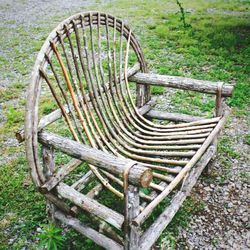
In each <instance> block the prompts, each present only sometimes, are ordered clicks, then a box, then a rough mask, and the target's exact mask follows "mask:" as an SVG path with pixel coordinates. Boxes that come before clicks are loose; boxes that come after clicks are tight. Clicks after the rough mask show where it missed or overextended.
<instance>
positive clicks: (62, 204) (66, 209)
mask: <svg viewBox="0 0 250 250" xmlns="http://www.w3.org/2000/svg"><path fill="white" fill-rule="evenodd" d="M44 195H45V198H46V199H47V200H49V201H50V202H51V203H53V204H54V205H55V206H56V207H57V208H59V209H60V210H61V211H63V212H65V213H67V214H71V215H73V214H74V211H72V210H71V208H70V207H69V206H68V205H67V204H66V203H65V202H64V201H63V200H61V199H59V198H58V197H57V196H56V195H54V194H52V193H47V194H44Z"/></svg>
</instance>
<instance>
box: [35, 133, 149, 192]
mask: <svg viewBox="0 0 250 250" xmlns="http://www.w3.org/2000/svg"><path fill="white" fill-rule="evenodd" d="M39 141H40V143H42V144H45V145H50V146H53V147H54V148H56V149H59V150H61V151H62V152H64V153H66V154H68V155H70V156H72V157H75V158H78V159H80V160H82V161H86V162H87V163H89V164H93V165H94V166H96V167H100V168H102V169H105V170H107V171H109V172H112V173H114V174H123V172H124V170H125V169H126V166H127V165H128V164H132V161H131V160H128V159H125V158H118V157H116V156H113V155H111V154H109V153H105V152H103V151H100V150H97V149H94V148H91V147H89V146H87V145H83V144H80V143H78V142H76V141H73V140H70V139H68V138H64V137H61V136H58V135H54V134H52V133H47V132H41V133H39ZM134 163H135V165H134V166H133V167H132V168H131V170H130V172H129V176H128V179H129V182H130V183H132V184H134V185H140V186H143V187H148V186H149V184H150V182H151V180H152V171H151V169H149V168H146V167H144V166H142V165H141V164H137V163H136V162H134Z"/></svg>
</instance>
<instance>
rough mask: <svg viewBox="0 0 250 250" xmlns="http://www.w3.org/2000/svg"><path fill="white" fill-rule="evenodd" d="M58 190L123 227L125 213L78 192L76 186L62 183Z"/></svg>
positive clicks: (114, 224) (93, 212) (98, 215)
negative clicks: (72, 186)
mask: <svg viewBox="0 0 250 250" xmlns="http://www.w3.org/2000/svg"><path fill="white" fill-rule="evenodd" d="M56 189H57V192H58V194H60V195H61V196H62V197H63V198H65V199H68V200H70V201H71V202H73V203H74V204H75V205H77V206H78V207H80V208H82V209H83V210H85V211H87V212H89V213H91V214H94V215H96V216H97V217H99V218H101V219H103V220H105V221H106V222H108V223H109V224H111V225H113V226H114V227H116V228H118V229H121V227H122V224H123V221H124V217H123V215H121V214H119V213H117V212H115V211H113V210H112V209H110V208H108V207H106V206H104V205H102V204H100V203H99V202H97V201H95V200H93V199H91V198H89V197H88V196H86V195H84V194H81V193H80V192H77V191H76V190H75V189H74V188H71V187H70V186H68V185H66V184H64V183H60V184H59V185H58V186H57V187H56Z"/></svg>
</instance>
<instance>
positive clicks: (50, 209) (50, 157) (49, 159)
mask: <svg viewBox="0 0 250 250" xmlns="http://www.w3.org/2000/svg"><path fill="white" fill-rule="evenodd" d="M42 158H43V171H44V176H45V178H46V180H49V179H50V178H51V176H52V175H53V173H54V170H55V161H54V150H53V148H52V147H49V146H45V145H43V146H42ZM46 211H47V213H48V215H49V217H50V218H51V220H52V221H55V216H54V215H55V211H56V209H55V205H54V204H53V203H52V202H50V201H49V200H48V199H47V200H46Z"/></svg>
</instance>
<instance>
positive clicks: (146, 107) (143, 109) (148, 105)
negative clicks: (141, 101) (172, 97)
mask: <svg viewBox="0 0 250 250" xmlns="http://www.w3.org/2000/svg"><path fill="white" fill-rule="evenodd" d="M155 104H156V98H152V99H151V100H149V101H148V102H147V103H146V104H145V105H143V106H142V107H140V108H139V109H138V112H139V113H140V114H141V115H144V114H146V113H148V112H149V111H150V110H151V108H152V107H153V106H155Z"/></svg>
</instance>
